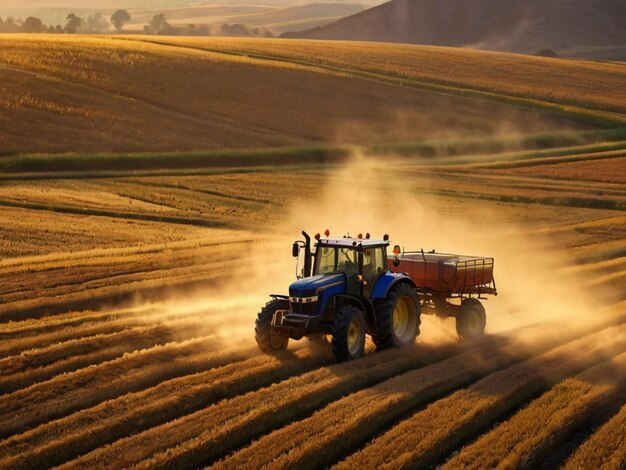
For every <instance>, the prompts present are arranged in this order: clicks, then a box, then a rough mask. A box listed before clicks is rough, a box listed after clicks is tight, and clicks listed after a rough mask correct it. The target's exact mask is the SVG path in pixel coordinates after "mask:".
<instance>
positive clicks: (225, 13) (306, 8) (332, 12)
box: [125, 0, 366, 35]
mask: <svg viewBox="0 0 626 470" xmlns="http://www.w3.org/2000/svg"><path fill="white" fill-rule="evenodd" d="M359 1H361V0H359ZM365 8H366V6H365V4H361V3H358V4H357V3H344V2H320V3H309V4H304V5H296V6H272V5H271V2H269V1H266V0H264V1H263V2H259V3H255V4H245V3H232V4H227V3H220V4H201V5H193V6H185V7H172V8H165V9H159V8H149V9H138V10H130V15H131V17H132V20H131V21H130V23H129V24H128V25H127V26H126V27H125V29H126V30H127V31H143V26H144V25H145V24H146V23H147V22H148V21H150V18H152V16H153V15H155V14H157V13H163V14H164V15H165V16H166V18H167V19H168V21H169V23H170V24H172V25H186V24H189V23H195V24H208V25H217V26H218V29H217V30H214V31H213V33H214V34H217V31H219V26H221V25H222V24H224V23H229V24H243V25H245V26H247V27H248V28H262V29H264V30H268V31H271V32H272V33H273V34H275V35H278V34H281V33H284V32H285V31H303V30H307V29H310V28H313V27H316V26H320V25H324V24H327V23H331V22H333V21H337V20H338V19H340V18H342V17H344V16H348V15H352V14H354V13H357V12H360V11H362V10H363V9H365Z"/></svg>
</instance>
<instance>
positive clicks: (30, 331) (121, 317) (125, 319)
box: [0, 304, 198, 363]
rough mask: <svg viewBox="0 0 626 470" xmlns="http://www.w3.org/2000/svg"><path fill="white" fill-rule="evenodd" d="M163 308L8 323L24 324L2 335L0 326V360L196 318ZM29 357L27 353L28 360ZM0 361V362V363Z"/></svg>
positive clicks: (62, 315)
mask: <svg viewBox="0 0 626 470" xmlns="http://www.w3.org/2000/svg"><path fill="white" fill-rule="evenodd" d="M163 307H164V305H163V304H160V305H152V306H149V307H148V308H129V309H122V310H114V311H104V312H84V314H83V313H82V312H79V313H76V312H72V313H70V314H59V315H58V316H59V317H62V318H59V320H58V321H56V320H57V316H51V317H48V318H46V319H43V320H42V319H37V320H32V321H23V322H11V323H8V324H6V325H11V326H15V327H19V324H20V323H27V325H24V327H23V328H19V329H17V328H16V329H14V330H13V331H6V332H4V333H3V331H2V330H4V326H5V325H4V324H3V325H0V341H1V342H0V358H5V357H8V356H13V355H16V354H20V353H22V352H24V351H30V350H32V349H38V350H42V349H45V348H48V347H54V346H55V345H59V344H60V343H63V342H67V341H71V340H78V339H81V338H87V337H91V336H97V335H110V334H114V333H120V332H122V331H124V330H127V329H129V328H134V327H138V326H142V325H146V324H153V323H155V322H157V321H158V322H172V321H175V320H184V319H185V318H186V317H189V316H192V315H197V314H198V312H193V311H185V310H181V311H176V312H167V311H164V310H163ZM30 356H31V354H30V353H29V357H30ZM2 361H4V359H0V363H1V362H2Z"/></svg>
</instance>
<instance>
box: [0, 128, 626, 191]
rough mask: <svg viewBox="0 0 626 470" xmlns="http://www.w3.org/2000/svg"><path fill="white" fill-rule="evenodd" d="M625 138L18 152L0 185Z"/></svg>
mask: <svg viewBox="0 0 626 470" xmlns="http://www.w3.org/2000/svg"><path fill="white" fill-rule="evenodd" d="M625 138H626V128H618V129H610V130H592V131H580V132H571V131H568V132H554V133H548V134H535V135H528V136H523V135H522V136H515V137H499V138H489V139H488V138H480V139H462V140H453V141H423V142H418V143H396V144H384V145H382V144H381V145H373V146H369V147H368V146H366V147H357V146H337V147H333V146H318V147H306V146H305V147H279V148H272V149H257V150H231V151H208V152H163V153H154V152H152V153H120V154H102V153H97V154H49V155H48V154H35V155H16V156H5V157H3V158H0V181H10V180H38V179H42V178H59V179H69V178H81V179H82V178H116V177H144V176H171V175H180V176H185V175H188V176H193V175H212V174H216V175H219V174H224V173H246V172H263V171H275V170H281V171H290V170H294V171H298V170H301V169H316V168H324V167H327V166H332V165H337V164H343V163H346V162H348V161H350V159H351V158H352V157H353V155H355V154H358V153H361V152H362V153H364V154H366V155H370V156H376V155H379V154H392V155H393V156H395V157H398V159H399V161H403V160H404V159H407V158H408V159H410V161H411V162H413V163H415V158H414V157H416V156H417V157H425V160H423V161H422V160H420V161H419V162H418V163H420V164H426V163H428V164H431V165H451V164H468V163H483V162H485V160H487V161H493V160H496V161H497V160H498V159H500V160H506V161H508V160H518V159H519V160H529V159H534V158H543V157H551V156H574V155H577V154H581V153H591V152H607V151H613V150H622V149H626V140H624V139H625ZM520 147H521V149H520V150H519V151H516V152H514V153H504V154H503V152H507V149H512V148H513V149H514V148H520ZM555 147H556V148H555ZM529 149H530V150H529ZM541 149H543V150H541ZM434 157H437V158H434ZM445 157H454V158H445Z"/></svg>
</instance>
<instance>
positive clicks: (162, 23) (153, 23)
mask: <svg viewBox="0 0 626 470" xmlns="http://www.w3.org/2000/svg"><path fill="white" fill-rule="evenodd" d="M143 30H144V31H145V32H146V34H180V30H179V29H177V28H174V27H172V26H171V25H170V24H169V23H168V22H167V19H166V18H165V15H164V14H163V13H159V14H158V15H154V16H153V17H152V19H151V20H150V23H149V24H147V25H146V26H144V27H143Z"/></svg>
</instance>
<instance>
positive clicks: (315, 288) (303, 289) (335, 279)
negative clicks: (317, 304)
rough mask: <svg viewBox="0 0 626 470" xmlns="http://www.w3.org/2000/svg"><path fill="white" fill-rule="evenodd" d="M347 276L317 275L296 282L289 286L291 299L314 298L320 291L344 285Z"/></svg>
mask: <svg viewBox="0 0 626 470" xmlns="http://www.w3.org/2000/svg"><path fill="white" fill-rule="evenodd" d="M345 280H346V275H345V274H342V273H332V274H317V275H315V276H311V277H307V278H306V279H301V280H299V281H296V282H294V283H293V284H291V285H290V286H289V296H290V297H300V298H303V297H314V296H316V295H318V293H319V291H321V290H323V289H325V288H327V287H330V286H333V285H337V284H343V283H344V282H345Z"/></svg>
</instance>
